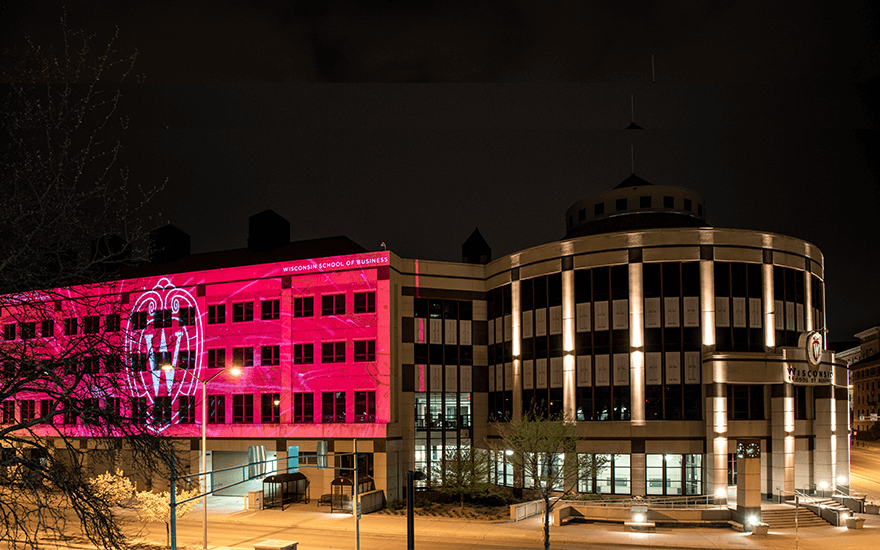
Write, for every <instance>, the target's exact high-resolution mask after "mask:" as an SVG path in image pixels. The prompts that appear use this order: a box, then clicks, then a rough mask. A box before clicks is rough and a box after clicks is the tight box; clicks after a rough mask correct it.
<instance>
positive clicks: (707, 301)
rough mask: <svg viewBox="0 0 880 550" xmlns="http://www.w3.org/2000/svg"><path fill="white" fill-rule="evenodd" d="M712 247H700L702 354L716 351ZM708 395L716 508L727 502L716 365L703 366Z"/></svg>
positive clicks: (722, 376)
mask: <svg viewBox="0 0 880 550" xmlns="http://www.w3.org/2000/svg"><path fill="white" fill-rule="evenodd" d="M712 258H713V250H712V248H711V246H705V245H704V246H701V247H700V326H701V327H702V332H703V353H704V354H705V353H707V352H713V351H715V262H714V260H713V259H712ZM702 367H703V369H702V370H703V372H702V380H703V383H704V386H703V387H704V389H705V392H706V400H705V408H704V411H703V413H704V415H705V416H704V418H705V419H706V442H707V445H706V448H707V451H706V466H705V468H704V472H705V474H706V476H705V477H706V492H707V493H711V494H712V495H714V496H715V502H716V504H724V503H726V502H727V455H728V441H727V435H728V434H727V406H728V404H727V371H726V370H724V369H722V368H716V365H715V363H714V361H711V360H710V361H709V362H704V363H702ZM759 470H760V468H759Z"/></svg>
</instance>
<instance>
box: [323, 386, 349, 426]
mask: <svg viewBox="0 0 880 550" xmlns="http://www.w3.org/2000/svg"><path fill="white" fill-rule="evenodd" d="M321 413H322V414H321V418H322V419H321V421H322V422H324V423H325V424H330V423H343V422H345V392H343V391H337V392H324V393H323V394H321Z"/></svg>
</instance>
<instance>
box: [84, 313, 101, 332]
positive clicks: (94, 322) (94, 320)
mask: <svg viewBox="0 0 880 550" xmlns="http://www.w3.org/2000/svg"><path fill="white" fill-rule="evenodd" d="M100 330H101V318H100V317H98V316H97V315H89V316H88V317H86V318H85V319H83V334H98V332H99V331H100Z"/></svg>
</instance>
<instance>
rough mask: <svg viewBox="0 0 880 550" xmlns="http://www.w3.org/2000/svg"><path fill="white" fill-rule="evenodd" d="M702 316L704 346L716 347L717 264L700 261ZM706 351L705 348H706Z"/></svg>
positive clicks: (709, 261)
mask: <svg viewBox="0 0 880 550" xmlns="http://www.w3.org/2000/svg"><path fill="white" fill-rule="evenodd" d="M700 314H701V317H702V323H703V345H704V346H712V347H713V350H714V346H715V262H714V261H712V260H700ZM704 349H705V348H704Z"/></svg>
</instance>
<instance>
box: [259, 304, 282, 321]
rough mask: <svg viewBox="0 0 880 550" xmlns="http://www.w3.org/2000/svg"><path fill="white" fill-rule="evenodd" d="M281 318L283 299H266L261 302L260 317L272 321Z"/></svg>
mask: <svg viewBox="0 0 880 550" xmlns="http://www.w3.org/2000/svg"><path fill="white" fill-rule="evenodd" d="M279 318H281V300H264V301H262V302H260V319H261V320H263V321H270V320H272V319H279Z"/></svg>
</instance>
